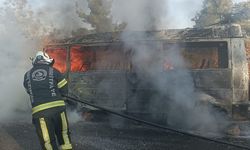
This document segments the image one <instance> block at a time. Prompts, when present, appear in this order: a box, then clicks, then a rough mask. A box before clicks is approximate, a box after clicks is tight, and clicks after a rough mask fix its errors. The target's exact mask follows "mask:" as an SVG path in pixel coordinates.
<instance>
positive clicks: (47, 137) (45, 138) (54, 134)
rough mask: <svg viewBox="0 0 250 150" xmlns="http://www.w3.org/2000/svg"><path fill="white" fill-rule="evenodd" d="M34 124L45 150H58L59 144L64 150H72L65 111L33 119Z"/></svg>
mask: <svg viewBox="0 0 250 150" xmlns="http://www.w3.org/2000/svg"><path fill="white" fill-rule="evenodd" d="M33 124H34V125H35V127H36V132H37V135H38V137H39V140H40V143H41V146H42V148H43V150H58V147H57V142H58V144H59V145H60V146H61V149H62V150H72V145H71V139H70V134H69V128H68V119H67V115H66V112H65V111H63V112H59V113H56V114H55V115H51V116H45V117H39V118H33ZM56 139H57V141H56Z"/></svg>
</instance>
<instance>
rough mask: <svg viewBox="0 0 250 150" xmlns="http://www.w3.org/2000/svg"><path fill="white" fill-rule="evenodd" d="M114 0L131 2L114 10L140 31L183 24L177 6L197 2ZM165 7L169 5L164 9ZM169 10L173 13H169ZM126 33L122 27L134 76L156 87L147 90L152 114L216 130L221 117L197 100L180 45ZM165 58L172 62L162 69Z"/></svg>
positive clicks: (130, 27)
mask: <svg viewBox="0 0 250 150" xmlns="http://www.w3.org/2000/svg"><path fill="white" fill-rule="evenodd" d="M116 2H117V3H120V4H116V5H119V6H123V7H125V8H126V7H127V6H130V5H132V6H133V7H132V9H129V10H128V11H124V10H126V9H125V8H124V9H121V12H120V13H118V11H119V10H114V11H116V13H118V14H119V15H120V16H125V18H124V19H125V20H126V23H127V24H128V26H127V30H134V29H137V30H142V31H143V30H148V29H150V30H155V29H156V30H157V29H160V28H161V27H165V28H168V27H170V26H171V25H174V24H181V23H184V24H185V22H186V21H185V20H183V21H182V17H183V15H181V16H178V14H181V13H180V12H178V8H181V9H182V10H184V12H185V10H187V8H186V7H190V5H191V4H193V5H194V4H197V5H198V4H200V2H199V3H197V2H196V1H190V0H188V1H184V2H183V1H182V2H181V1H175V2H174V3H173V2H172V1H164V0H161V1H154V2H153V1H147V0H144V1H136V2H134V1H126V3H125V2H124V3H122V2H121V1H116ZM171 2H172V3H171ZM166 4H167V5H166ZM173 4H176V5H175V6H176V7H173V8H171V7H172V6H174V5H173ZM167 8H171V9H168V10H166V9H167ZM171 11H172V12H171ZM123 13H124V14H123ZM173 14H176V15H175V16H173ZM169 16H171V17H169ZM130 17H131V18H130ZM155 18H157V19H155ZM162 18H163V19H162ZM190 19H191V18H190ZM164 20H167V21H164ZM136 25H138V26H136ZM127 33H128V32H126V31H125V32H124V33H123V36H122V38H123V40H124V42H125V45H126V46H127V47H128V49H133V50H134V53H133V57H132V63H133V66H134V68H135V72H136V73H137V75H138V78H139V79H140V80H141V79H143V81H144V82H148V84H149V86H152V87H153V89H155V90H156V91H155V92H154V93H153V92H152V94H151V99H150V106H149V108H148V109H149V110H151V113H152V114H154V115H157V114H165V115H166V118H165V119H166V120H165V122H167V123H168V124H169V125H172V126H175V127H179V128H182V129H189V130H190V129H195V130H200V131H201V132H204V133H206V132H207V131H213V132H217V131H219V130H220V125H221V123H223V122H224V121H225V118H223V117H224V116H222V115H221V114H220V113H219V112H217V111H215V110H214V109H213V108H212V107H210V106H208V105H202V102H201V100H200V99H198V97H199V93H197V92H195V87H194V83H193V78H192V76H191V74H190V72H189V70H188V69H187V66H186V65H187V64H188V63H189V62H186V60H184V58H183V56H182V55H181V51H180V49H181V48H180V47H179V46H178V45H174V46H170V47H168V48H165V49H163V51H162V47H161V44H159V43H158V44H157V43H156V42H147V43H143V42H141V44H140V42H131V37H138V35H136V33H134V34H135V35H134V36H133V34H131V33H129V34H127ZM140 36H141V37H140V38H142V39H146V38H147V37H148V34H147V32H145V33H144V34H141V35H140ZM165 60H168V61H169V62H171V64H172V65H173V66H174V69H173V70H172V71H169V72H165V73H164V71H163V62H164V61H165ZM144 88H145V87H144ZM155 93H157V94H155ZM140 105H142V104H140ZM156 117H159V116H156Z"/></svg>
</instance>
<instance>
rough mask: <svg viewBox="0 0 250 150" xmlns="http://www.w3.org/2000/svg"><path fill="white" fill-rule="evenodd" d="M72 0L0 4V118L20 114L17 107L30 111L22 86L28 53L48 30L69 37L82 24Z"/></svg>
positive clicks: (18, 0) (12, 0) (20, 0)
mask: <svg viewBox="0 0 250 150" xmlns="http://www.w3.org/2000/svg"><path fill="white" fill-rule="evenodd" d="M75 2H77V1H67V0H64V1H48V0H45V1H38V0H6V1H5V2H4V3H2V4H1V11H0V12H1V13H0V33H1V37H0V48H1V51H0V53H1V59H0V62H1V65H0V70H1V72H0V86H1V90H0V95H1V96H2V98H1V100H0V104H1V105H0V114H1V115H0V122H2V121H6V120H11V119H15V118H19V117H20V114H21V113H19V112H20V111H22V112H28V115H27V116H30V115H31V114H30V109H31V108H30V102H29V97H28V95H27V94H26V92H25V90H24V87H23V76H24V73H25V72H26V71H28V69H29V68H31V62H30V60H29V57H30V56H33V55H34V54H35V52H36V51H37V50H38V49H41V48H42V47H43V46H44V44H46V42H47V40H48V37H50V36H51V34H54V37H56V38H64V37H70V36H71V32H72V31H73V30H75V29H78V28H80V27H82V26H83V24H82V23H81V20H80V19H79V18H78V16H77V14H76V13H75V11H76V3H75ZM82 3H84V1H78V4H79V5H82ZM78 8H79V7H78Z"/></svg>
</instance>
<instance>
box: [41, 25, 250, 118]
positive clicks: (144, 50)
mask: <svg viewBox="0 0 250 150" xmlns="http://www.w3.org/2000/svg"><path fill="white" fill-rule="evenodd" d="M44 49H45V51H46V52H47V53H48V54H49V55H50V56H51V57H53V58H54V59H55V64H54V67H56V68H57V69H58V70H59V71H61V72H63V73H64V74H65V75H66V76H67V78H68V80H69V93H70V94H71V95H73V96H76V97H78V98H79V99H83V100H87V101H88V102H90V103H92V104H96V105H99V106H102V107H105V108H108V109H111V110H116V111H124V112H127V113H133V114H148V113H152V112H153V113H154V112H155V111H153V109H152V107H154V106H156V105H155V103H154V102H155V101H158V102H159V103H158V104H159V105H160V106H161V107H160V108H158V109H161V110H162V109H164V107H165V106H166V107H168V106H169V105H171V103H172V101H171V100H169V99H171V96H172V95H173V92H175V91H171V90H172V87H173V85H175V84H176V82H173V81H175V80H178V81H179V80H182V79H183V78H185V77H186V76H182V75H183V73H181V76H180V78H176V76H177V75H176V74H178V73H180V72H179V71H178V70H180V69H184V70H186V72H185V73H186V74H187V75H189V74H190V77H189V76H188V78H190V79H191V81H189V82H190V83H191V84H192V85H191V87H190V88H189V87H187V89H186V90H182V91H181V92H179V93H183V91H184V92H185V91H187V90H190V89H191V88H194V89H193V90H194V91H195V92H197V93H200V94H198V96H200V97H201V98H200V99H202V100H204V101H205V103H209V104H212V105H214V106H216V107H218V108H220V109H222V110H225V111H226V112H227V114H229V115H230V116H231V117H232V118H234V119H238V120H244V119H248V118H249V110H250V107H249V73H248V70H249V69H248V67H249V64H248V61H249V54H250V42H249V41H248V40H247V38H245V37H244V36H243V34H242V31H241V28H240V26H239V25H232V24H231V25H223V26H212V27H208V28H203V29H196V28H188V29H178V30H176V29H171V30H161V31H146V32H144V31H124V32H109V33H97V34H89V35H83V36H80V37H75V38H70V39H65V40H62V41H57V42H54V43H51V44H48V45H47V46H46V47H45V48H44ZM180 59H181V61H178V60H180ZM185 73H184V74H185ZM168 79H169V80H168ZM182 81H183V80H182ZM156 83H157V84H156ZM180 84H181V85H179V87H183V84H185V83H180ZM170 87H171V89H170ZM175 87H178V86H175ZM176 90H177V91H178V88H177V89H176ZM168 91H171V92H168ZM184 97H185V96H184ZM165 99H168V100H165ZM184 99H185V98H184ZM163 101H164V102H163ZM89 109H91V108H89Z"/></svg>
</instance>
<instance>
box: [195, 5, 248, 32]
mask: <svg viewBox="0 0 250 150" xmlns="http://www.w3.org/2000/svg"><path fill="white" fill-rule="evenodd" d="M192 20H193V21H195V26H194V27H206V26H210V25H216V24H227V23H237V24H240V25H241V27H242V29H243V31H245V32H246V33H247V34H248V35H250V1H247V2H241V3H238V4H235V5H233V3H232V0H204V2H203V8H202V10H201V11H200V12H199V13H197V14H196V16H195V17H194V18H193V19H192Z"/></svg>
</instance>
